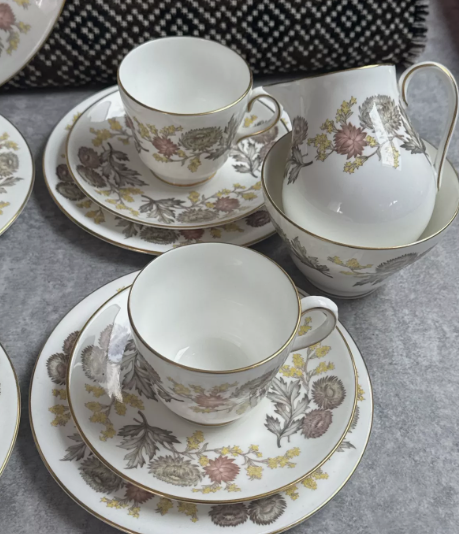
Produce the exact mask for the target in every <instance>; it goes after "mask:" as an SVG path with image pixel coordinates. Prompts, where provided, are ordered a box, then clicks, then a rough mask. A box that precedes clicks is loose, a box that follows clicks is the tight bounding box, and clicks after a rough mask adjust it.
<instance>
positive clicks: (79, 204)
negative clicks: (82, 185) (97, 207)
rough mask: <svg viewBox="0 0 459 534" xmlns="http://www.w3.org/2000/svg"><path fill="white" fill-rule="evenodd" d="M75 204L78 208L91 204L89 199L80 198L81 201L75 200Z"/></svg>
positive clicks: (87, 206) (88, 206)
mask: <svg viewBox="0 0 459 534" xmlns="http://www.w3.org/2000/svg"><path fill="white" fill-rule="evenodd" d="M77 206H78V207H79V208H90V207H91V206H92V201H91V200H89V199H86V200H82V201H81V202H77Z"/></svg>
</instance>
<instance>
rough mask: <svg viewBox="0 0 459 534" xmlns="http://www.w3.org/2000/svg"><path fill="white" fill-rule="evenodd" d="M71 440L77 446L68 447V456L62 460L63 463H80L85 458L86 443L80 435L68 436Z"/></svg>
mask: <svg viewBox="0 0 459 534" xmlns="http://www.w3.org/2000/svg"><path fill="white" fill-rule="evenodd" d="M68 438H69V439H71V440H72V441H75V442H76V443H75V445H70V446H69V447H67V449H66V452H67V454H66V455H65V456H64V457H63V458H62V460H61V461H62V462H71V461H73V460H75V461H77V462H78V461H80V460H82V459H83V458H84V456H85V454H86V450H87V446H86V443H85V442H84V441H83V439H82V437H81V436H80V434H72V435H71V436H68Z"/></svg>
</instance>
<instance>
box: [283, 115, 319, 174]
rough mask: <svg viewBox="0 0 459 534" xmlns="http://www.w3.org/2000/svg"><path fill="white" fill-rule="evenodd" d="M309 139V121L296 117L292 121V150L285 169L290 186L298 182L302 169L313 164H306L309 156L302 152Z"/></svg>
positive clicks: (309, 162) (310, 162)
mask: <svg viewBox="0 0 459 534" xmlns="http://www.w3.org/2000/svg"><path fill="white" fill-rule="evenodd" d="M307 137H308V121H307V120H306V119H305V118H304V117H299V116H297V117H295V118H294V119H293V121H292V148H291V152H290V157H289V159H288V160H287V164H286V167H285V175H286V176H287V183H289V184H293V183H295V182H296V180H297V178H298V176H299V174H300V171H301V169H303V168H304V167H308V166H309V165H312V163H313V162H312V161H308V162H305V161H304V159H305V158H306V157H307V154H303V153H302V152H301V145H302V144H303V143H304V142H305V141H306V139H307Z"/></svg>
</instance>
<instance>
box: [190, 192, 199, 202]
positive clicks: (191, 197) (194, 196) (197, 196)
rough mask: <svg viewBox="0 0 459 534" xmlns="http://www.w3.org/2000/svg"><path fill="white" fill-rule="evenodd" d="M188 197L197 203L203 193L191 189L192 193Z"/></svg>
mask: <svg viewBox="0 0 459 534" xmlns="http://www.w3.org/2000/svg"><path fill="white" fill-rule="evenodd" d="M188 198H189V199H190V200H191V202H193V204H195V203H196V202H198V200H199V199H200V198H201V195H200V194H199V193H198V192H197V191H191V193H190V194H189V195H188Z"/></svg>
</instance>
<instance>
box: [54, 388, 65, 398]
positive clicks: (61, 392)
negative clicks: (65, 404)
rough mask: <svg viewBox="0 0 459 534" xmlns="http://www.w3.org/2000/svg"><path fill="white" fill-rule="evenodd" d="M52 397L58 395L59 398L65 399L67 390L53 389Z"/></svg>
mask: <svg viewBox="0 0 459 534" xmlns="http://www.w3.org/2000/svg"><path fill="white" fill-rule="evenodd" d="M53 397H59V398H60V400H67V391H66V390H65V389H53Z"/></svg>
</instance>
